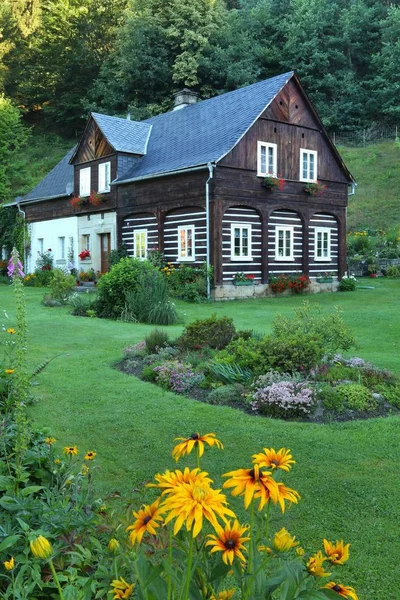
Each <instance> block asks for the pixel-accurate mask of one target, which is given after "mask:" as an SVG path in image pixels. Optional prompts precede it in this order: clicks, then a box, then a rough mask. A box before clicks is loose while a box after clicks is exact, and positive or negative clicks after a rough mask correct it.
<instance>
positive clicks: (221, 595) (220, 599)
mask: <svg viewBox="0 0 400 600" xmlns="http://www.w3.org/2000/svg"><path fill="white" fill-rule="evenodd" d="M234 593H235V590H234V589H232V590H222V592H218V596H214V594H213V595H212V596H211V598H210V600H231V598H233V596H234Z"/></svg>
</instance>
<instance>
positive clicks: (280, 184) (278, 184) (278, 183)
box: [261, 176, 285, 191]
mask: <svg viewBox="0 0 400 600" xmlns="http://www.w3.org/2000/svg"><path fill="white" fill-rule="evenodd" d="M261 185H262V186H263V187H265V189H266V190H274V189H275V188H279V190H280V191H282V190H283V188H284V187H285V180H284V179H280V178H279V177H271V176H267V177H265V178H264V179H263V180H262V182H261Z"/></svg>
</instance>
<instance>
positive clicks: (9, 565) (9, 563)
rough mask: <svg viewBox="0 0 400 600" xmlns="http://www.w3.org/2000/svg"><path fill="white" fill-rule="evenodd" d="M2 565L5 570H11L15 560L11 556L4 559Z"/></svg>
mask: <svg viewBox="0 0 400 600" xmlns="http://www.w3.org/2000/svg"><path fill="white" fill-rule="evenodd" d="M3 565H4V566H5V568H6V570H7V571H12V570H13V568H14V567H15V560H14V557H13V556H12V557H11V558H10V560H6V561H4V562H3Z"/></svg>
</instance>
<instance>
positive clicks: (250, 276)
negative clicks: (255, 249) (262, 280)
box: [245, 273, 255, 279]
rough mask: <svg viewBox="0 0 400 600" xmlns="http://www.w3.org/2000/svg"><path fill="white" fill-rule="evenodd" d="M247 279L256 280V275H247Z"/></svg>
mask: <svg viewBox="0 0 400 600" xmlns="http://www.w3.org/2000/svg"><path fill="white" fill-rule="evenodd" d="M245 277H246V279H254V278H255V275H252V274H251V273H248V274H247V275H245Z"/></svg>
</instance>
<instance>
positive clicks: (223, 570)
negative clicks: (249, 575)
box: [210, 562, 232, 583]
mask: <svg viewBox="0 0 400 600" xmlns="http://www.w3.org/2000/svg"><path fill="white" fill-rule="evenodd" d="M231 569H232V567H231V566H230V565H226V564H225V563H223V562H221V563H220V564H219V565H217V566H216V567H214V569H213V570H212V571H211V575H210V583H212V582H213V581H216V580H217V579H221V578H222V577H225V575H226V574H227V573H228V572H229V571H230V570H231Z"/></svg>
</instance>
